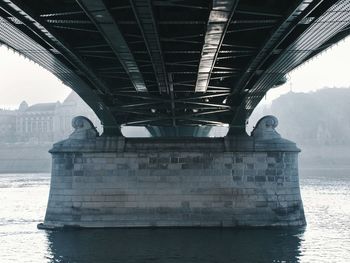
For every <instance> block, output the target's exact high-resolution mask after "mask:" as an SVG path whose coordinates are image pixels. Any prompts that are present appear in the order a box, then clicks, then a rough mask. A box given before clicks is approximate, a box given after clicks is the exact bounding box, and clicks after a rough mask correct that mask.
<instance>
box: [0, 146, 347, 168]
mask: <svg viewBox="0 0 350 263" xmlns="http://www.w3.org/2000/svg"><path fill="white" fill-rule="evenodd" d="M51 147H52V143H44V144H29V143H23V144H20V143H15V144H10V143H6V144H0V173H50V172H51V155H50V153H49V152H48V151H49V149H51ZM299 147H300V148H301V150H302V151H301V153H300V155H299V169H300V170H308V169H333V170H334V169H350V146H349V145H328V146H327V145H299Z"/></svg>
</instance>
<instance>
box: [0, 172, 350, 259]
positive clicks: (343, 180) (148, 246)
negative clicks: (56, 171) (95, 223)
mask: <svg viewBox="0 0 350 263" xmlns="http://www.w3.org/2000/svg"><path fill="white" fill-rule="evenodd" d="M300 177H301V179H300V184H301V191H302V197H303V201H304V208H305V213H306V218H307V222H308V225H307V226H306V227H305V228H292V229H255V230H253V229H105V230H97V229H95V230H91V229H90V230H65V231H44V230H38V229H37V228H36V225H37V224H38V223H41V222H42V221H43V217H44V214H45V209H46V203H47V198H48V191H49V183H50V177H49V174H0V263H5V262H38V263H40V262H121V263H129V262H156V263H157V262H170V263H172V262H181V263H186V262H193V263H206V262H218V263H219V262H230V263H233V262H327V263H329V262H347V263H348V262H350V170H349V169H329V170H326V169H323V170H301V172H300Z"/></svg>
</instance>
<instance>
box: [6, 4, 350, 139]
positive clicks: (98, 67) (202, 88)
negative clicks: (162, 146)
mask: <svg viewBox="0 0 350 263" xmlns="http://www.w3.org/2000/svg"><path fill="white" fill-rule="evenodd" d="M349 5H350V3H349V1H348V0H340V1H334V0H332V1H331V0H328V1H327V0H304V1H300V0H293V1H290V0H268V1H257V0H256V1H254V0H232V1H227V0H213V1H208V0H186V1H185V0H164V1H162V0H133V1H129V0H121V1H102V0H77V1H74V0H71V1H68V0H67V1H49V0H46V1H42V0H31V1H30V2H28V1H20V0H12V1H10V0H1V1H0V19H1V20H0V22H1V29H0V43H3V44H5V45H7V46H9V47H11V48H13V49H14V50H16V51H17V52H19V53H21V54H23V55H24V56H26V57H28V58H29V59H31V60H33V61H34V62H36V63H38V64H39V65H41V66H43V67H44V68H46V69H48V70H49V71H51V72H52V73H53V74H55V75H56V76H57V77H58V78H59V79H61V80H62V81H63V83H65V84H66V85H67V86H69V87H71V88H72V89H73V90H74V91H76V92H77V93H78V94H79V95H80V96H81V97H82V98H83V100H85V101H86V102H87V103H88V105H90V106H91V108H92V109H93V110H94V111H95V113H96V114H97V116H98V117H99V118H100V120H101V122H102V124H103V126H104V133H105V135H121V133H120V127H121V126H122V125H125V126H145V127H147V128H148V129H149V131H150V132H151V133H152V134H153V135H154V136H177V135H178V136H181V135H187V136H205V135H206V134H207V133H208V131H209V130H210V127H212V126H222V125H228V126H229V127H230V131H229V135H234V134H237V133H244V130H245V124H246V120H247V119H248V117H249V116H250V114H251V113H252V111H253V110H254V108H255V106H256V105H257V104H258V103H259V101H260V100H261V99H262V98H263V97H264V95H265V94H266V92H267V91H268V90H269V89H271V88H273V87H276V86H278V85H280V84H283V83H284V82H285V80H286V79H285V76H286V74H287V73H288V72H289V71H291V70H293V69H294V68H295V67H297V66H299V65H300V64H302V63H304V62H305V61H307V60H309V59H310V58H312V57H313V56H315V55H317V54H318V53H320V52H322V51H323V50H324V49H326V48H328V47H329V46H331V45H332V44H334V43H335V42H337V41H339V40H341V39H342V38H344V37H345V36H347V35H348V34H349V33H350V26H349V25H350V19H349V12H350V11H349ZM48 89H49V88H48ZM48 92H49V91H48Z"/></svg>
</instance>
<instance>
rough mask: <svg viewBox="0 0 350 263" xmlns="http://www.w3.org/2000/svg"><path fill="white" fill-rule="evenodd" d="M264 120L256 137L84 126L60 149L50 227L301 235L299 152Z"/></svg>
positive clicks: (84, 122) (271, 120) (79, 122)
mask: <svg viewBox="0 0 350 263" xmlns="http://www.w3.org/2000/svg"><path fill="white" fill-rule="evenodd" d="M276 126H277V119H276V118H275V117H273V116H266V117H264V118H262V119H261V120H260V121H259V122H258V123H257V125H256V127H255V129H254V131H253V132H252V134H251V136H248V135H246V136H237V137H224V138H188V137H184V138H178V137H173V138H123V137H104V136H98V133H97V131H96V129H95V128H94V127H93V125H92V123H91V122H90V121H89V120H88V119H86V118H85V117H76V118H75V119H73V127H74V128H75V131H74V132H73V133H72V134H71V136H70V137H69V138H68V139H67V140H64V141H61V142H58V143H56V144H54V146H53V148H52V149H51V150H50V153H51V154H52V177H51V188H50V195H49V201H48V206H47V211H46V216H45V221H44V223H43V224H40V225H39V227H41V228H56V227H265V226H269V227H270V226H301V225H305V217H304V211H303V204H302V200H301V196H300V189H299V179H298V153H299V152H300V150H299V149H298V148H297V147H296V144H295V143H293V142H291V141H288V140H285V139H283V138H281V136H280V135H279V134H278V133H277V132H276V131H275V128H276Z"/></svg>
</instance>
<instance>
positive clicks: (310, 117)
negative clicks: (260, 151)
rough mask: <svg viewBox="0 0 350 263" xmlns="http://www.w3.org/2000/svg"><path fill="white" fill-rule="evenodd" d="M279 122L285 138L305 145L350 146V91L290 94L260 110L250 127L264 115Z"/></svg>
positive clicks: (343, 89)
mask: <svg viewBox="0 0 350 263" xmlns="http://www.w3.org/2000/svg"><path fill="white" fill-rule="evenodd" d="M267 114H272V115H275V116H276V117H277V118H278V120H279V125H278V131H279V132H280V133H281V135H283V137H285V138H288V139H291V140H293V141H296V142H298V143H301V144H310V145H343V144H348V145H350V88H332V89H330V88H325V89H322V90H318V91H316V92H311V93H294V92H289V93H287V94H285V95H282V96H281V97H279V98H278V99H276V100H274V101H273V102H272V105H271V107H270V108H264V109H263V108H260V109H257V111H256V113H255V114H254V115H253V116H252V118H251V120H250V123H255V122H256V120H257V119H258V118H260V117H261V116H262V115H267Z"/></svg>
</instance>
